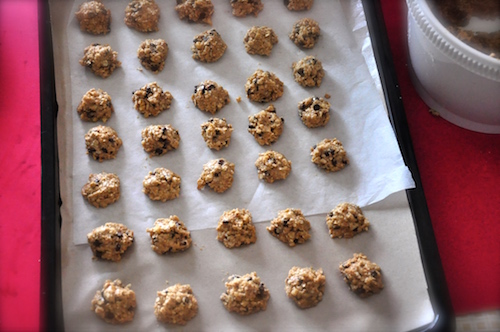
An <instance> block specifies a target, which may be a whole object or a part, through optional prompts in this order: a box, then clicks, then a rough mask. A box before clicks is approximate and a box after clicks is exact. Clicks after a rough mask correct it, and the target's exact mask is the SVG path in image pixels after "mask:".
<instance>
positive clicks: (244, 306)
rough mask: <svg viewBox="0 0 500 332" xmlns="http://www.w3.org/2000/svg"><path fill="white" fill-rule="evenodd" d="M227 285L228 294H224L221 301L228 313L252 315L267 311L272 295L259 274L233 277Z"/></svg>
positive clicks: (253, 273)
mask: <svg viewBox="0 0 500 332" xmlns="http://www.w3.org/2000/svg"><path fill="white" fill-rule="evenodd" d="M225 285H226V292H225V293H222V295H221V296H220V299H221V301H222V304H224V307H225V308H226V309H227V310H228V311H230V312H236V313H238V314H240V315H250V314H253V313H256V312H259V311H261V310H262V311H263V310H266V307H267V301H268V300H269V297H270V296H271V295H270V293H269V289H267V287H266V285H264V283H263V282H261V280H260V277H259V276H257V273H255V272H252V273H249V274H245V275H243V276H239V275H232V276H230V277H229V278H228V281H227V282H226V283H225Z"/></svg>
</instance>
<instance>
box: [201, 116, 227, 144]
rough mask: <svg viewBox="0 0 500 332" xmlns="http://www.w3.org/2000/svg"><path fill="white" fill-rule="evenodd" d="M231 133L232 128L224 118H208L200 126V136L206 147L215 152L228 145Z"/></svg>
mask: <svg viewBox="0 0 500 332" xmlns="http://www.w3.org/2000/svg"><path fill="white" fill-rule="evenodd" d="M232 132H233V126H232V125H231V124H230V123H228V122H227V121H226V119H224V118H223V119H219V118H210V119H209V120H208V121H207V122H205V123H202V124H201V136H202V137H203V140H205V143H206V144H207V147H208V148H210V149H214V150H217V151H218V150H220V149H222V148H225V147H226V146H228V145H229V143H230V142H231V134H232Z"/></svg>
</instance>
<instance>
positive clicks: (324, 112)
mask: <svg viewBox="0 0 500 332" xmlns="http://www.w3.org/2000/svg"><path fill="white" fill-rule="evenodd" d="M298 107H299V117H300V120H302V123H303V124H305V125H306V127H309V128H317V127H323V126H326V124H327V123H328V121H329V120H330V103H329V102H328V101H326V100H325V99H323V98H318V97H309V98H306V99H304V100H302V101H301V102H300V103H299V106H298Z"/></svg>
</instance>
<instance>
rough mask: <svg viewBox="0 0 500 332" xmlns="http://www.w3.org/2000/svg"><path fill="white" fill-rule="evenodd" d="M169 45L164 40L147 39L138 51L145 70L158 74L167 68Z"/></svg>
mask: <svg viewBox="0 0 500 332" xmlns="http://www.w3.org/2000/svg"><path fill="white" fill-rule="evenodd" d="M167 55H168V44H167V42H166V41H165V40H163V39H146V40H145V41H143V42H142V43H141V45H140V46H139V49H137V57H138V58H139V61H140V62H141V65H143V66H144V68H146V69H149V70H151V71H152V72H153V73H155V74H157V73H159V72H160V71H162V70H163V67H165V60H166V59H167Z"/></svg>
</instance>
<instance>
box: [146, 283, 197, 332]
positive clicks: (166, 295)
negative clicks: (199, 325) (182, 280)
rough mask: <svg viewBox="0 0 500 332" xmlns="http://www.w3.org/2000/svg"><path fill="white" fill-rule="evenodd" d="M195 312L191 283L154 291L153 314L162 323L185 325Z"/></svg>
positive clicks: (195, 306)
mask: <svg viewBox="0 0 500 332" xmlns="http://www.w3.org/2000/svg"><path fill="white" fill-rule="evenodd" d="M197 313H198V301H197V300H196V297H195V296H194V294H193V289H192V288H191V285H181V284H176V285H173V286H170V287H168V288H167V289H165V290H162V291H160V292H157V293H156V300H155V316H156V319H157V320H158V321H160V322H162V323H169V324H178V325H186V324H187V322H188V321H190V320H191V319H193V318H194V316H196V314H197Z"/></svg>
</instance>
